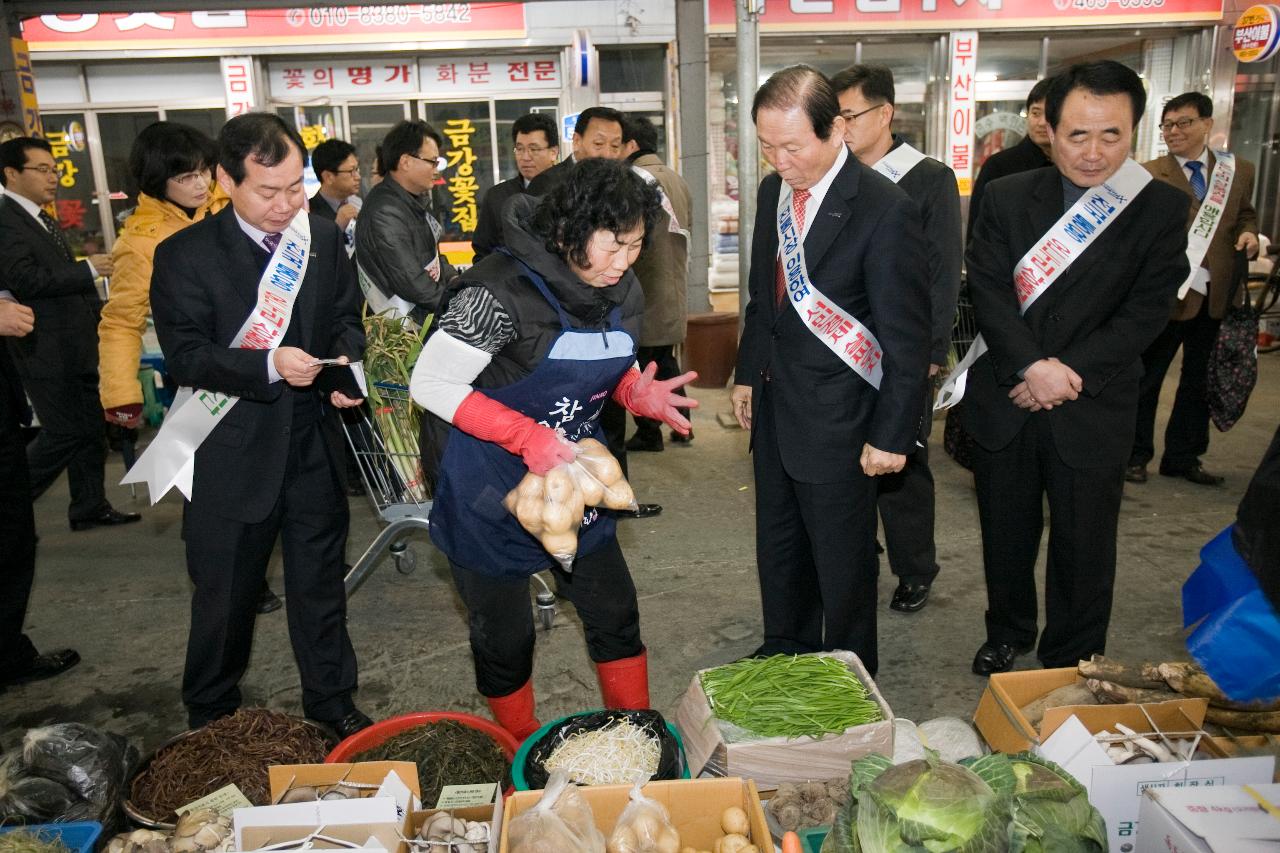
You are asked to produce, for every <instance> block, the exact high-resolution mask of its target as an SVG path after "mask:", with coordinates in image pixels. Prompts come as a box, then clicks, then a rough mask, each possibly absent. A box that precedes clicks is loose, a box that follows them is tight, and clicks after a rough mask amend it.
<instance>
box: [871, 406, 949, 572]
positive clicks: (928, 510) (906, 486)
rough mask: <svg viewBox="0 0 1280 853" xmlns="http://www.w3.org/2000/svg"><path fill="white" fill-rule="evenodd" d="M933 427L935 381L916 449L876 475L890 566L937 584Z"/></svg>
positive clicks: (877, 500) (877, 495)
mask: <svg viewBox="0 0 1280 853" xmlns="http://www.w3.org/2000/svg"><path fill="white" fill-rule="evenodd" d="M932 426H933V383H932V382H930V383H929V385H928V387H927V388H926V390H925V407H924V412H923V417H921V419H920V431H919V434H918V435H917V444H916V449H915V452H913V453H912V454H911V455H909V456H908V457H907V464H906V465H905V466H903V468H902V470H901V471H899V472H897V473H896V474H885V475H883V476H880V477H876V478H875V479H876V505H877V507H878V508H879V509H880V523H881V524H882V525H883V526H884V550H885V552H886V553H888V555H889V568H890V569H892V570H893V573H894V575H896V576H897V578H898V580H899V581H900V582H902V583H913V584H915V583H933V579H934V578H935V577H937V575H938V548H937V544H936V542H935V540H934V532H933V523H934V489H933V472H932V471H930V470H929V432H930V430H931V429H932Z"/></svg>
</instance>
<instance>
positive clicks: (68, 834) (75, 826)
mask: <svg viewBox="0 0 1280 853" xmlns="http://www.w3.org/2000/svg"><path fill="white" fill-rule="evenodd" d="M20 830H21V831H26V832H31V833H35V834H37V835H40V836H42V837H44V838H56V839H57V840H58V841H61V842H62V843H63V844H64V845H65V846H66V848H67V849H68V850H71V851H72V853H93V844H94V842H95V841H97V840H98V836H99V835H101V834H102V824H100V823H98V822H97V821H96V820H82V821H72V822H70V823H36V824H31V825H29V826H3V827H0V834H3V833H6V832H17V831H20Z"/></svg>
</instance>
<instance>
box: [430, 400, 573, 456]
mask: <svg viewBox="0 0 1280 853" xmlns="http://www.w3.org/2000/svg"><path fill="white" fill-rule="evenodd" d="M453 425H454V426H456V427H457V428H458V429H460V430H462V431H463V432H465V433H467V434H468V435H473V436H475V437H476V438H478V439H481V440H482V441H492V442H493V443H494V444H496V445H498V446H499V447H501V448H503V449H504V450H506V451H508V452H510V453H514V454H515V455H516V456H519V457H520V458H521V459H523V460H524V464H525V466H526V467H527V468H528V469H529V470H530V471H532V472H533V473H534V474H537V475H538V476H540V477H541V476H545V475H546V473H547V472H548V471H550V470H551V469H552V468H554V467H556V466H557V465H559V464H560V463H562V462H572V461H573V460H574V458H575V457H576V456H577V455H578V454H577V452H576V449H575V448H574V446H573V445H572V444H569V443H568V442H566V441H564V440H563V439H561V438H560V435H559V433H557V432H556V431H555V430H553V429H552V428H551V427H546V426H543V425H542V424H540V423H538V422H537V421H535V420H534V419H533V418H530V417H527V416H526V415H522V414H520V413H519V412H517V411H516V410H515V409H513V408H511V407H510V406H504V405H503V404H501V403H499V402H498V401H497V400H494V399H492V398H490V397H486V396H485V395H484V394H481V393H480V392H479V391H472V392H471V393H470V394H468V395H467V397H466V399H464V400H463V401H462V404H461V405H459V406H458V410H457V411H456V412H454V413H453Z"/></svg>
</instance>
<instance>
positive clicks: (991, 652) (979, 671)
mask: <svg viewBox="0 0 1280 853" xmlns="http://www.w3.org/2000/svg"><path fill="white" fill-rule="evenodd" d="M1029 651H1031V646H1014V645H1011V644H1009V643H992V642H990V641H988V642H985V643H983V644H982V648H980V649H978V653H977V654H976V655H975V656H974V658H973V671H974V674H976V675H990V674H991V673H993V672H1008V671H1009V670H1010V669H1012V668H1013V659H1014V658H1016V657H1017V656H1018V655H1024V654H1026V653H1027V652H1029Z"/></svg>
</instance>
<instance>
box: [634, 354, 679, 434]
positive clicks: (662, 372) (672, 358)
mask: <svg viewBox="0 0 1280 853" xmlns="http://www.w3.org/2000/svg"><path fill="white" fill-rule="evenodd" d="M636 361H638V362H639V363H640V369H641V370H644V369H645V368H646V367H648V366H649V362H651V361H656V362H657V363H658V373H657V378H658V379H674V378H675V377H677V376H679V375H680V362H678V361H676V348H675V345H674V344H666V345H665V346H660V347H640V348H639V350H638V351H637V352H636ZM676 393H677V394H679V395H680V396H682V397H684V396H687V395H686V394H685V392H684V389H683V388H677V389H676ZM632 417H634V418H635V421H636V435H639V436H644V437H648V438H656V439H658V440H661V439H662V421H655V420H654V419H653V418H642V417H640V416H639V415H633V416H632Z"/></svg>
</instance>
